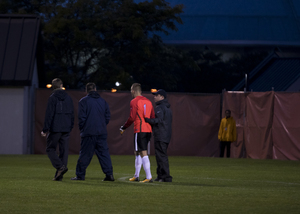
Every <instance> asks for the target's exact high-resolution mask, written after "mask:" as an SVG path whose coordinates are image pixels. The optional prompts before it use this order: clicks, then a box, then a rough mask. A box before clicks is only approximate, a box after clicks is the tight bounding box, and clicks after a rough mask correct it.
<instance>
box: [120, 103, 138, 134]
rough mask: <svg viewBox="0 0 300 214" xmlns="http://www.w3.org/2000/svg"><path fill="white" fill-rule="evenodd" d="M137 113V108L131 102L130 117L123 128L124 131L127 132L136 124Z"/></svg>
mask: <svg viewBox="0 0 300 214" xmlns="http://www.w3.org/2000/svg"><path fill="white" fill-rule="evenodd" d="M136 112H137V107H136V105H135V104H134V103H133V102H132V101H131V102H130V115H129V118H128V119H127V121H126V123H125V124H124V125H123V126H122V129H123V130H125V129H126V128H128V127H129V126H130V125H131V124H132V123H133V122H134V120H135V117H136Z"/></svg>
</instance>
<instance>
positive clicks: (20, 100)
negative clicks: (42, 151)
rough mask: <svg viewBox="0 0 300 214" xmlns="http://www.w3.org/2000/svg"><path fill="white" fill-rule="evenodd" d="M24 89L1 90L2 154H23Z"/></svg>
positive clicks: (0, 135) (0, 134)
mask: <svg viewBox="0 0 300 214" xmlns="http://www.w3.org/2000/svg"><path fill="white" fill-rule="evenodd" d="M23 105H24V89H23V88H0V154H23V153H24V151H23V135H24V133H23V130H24V129H23V128H24V123H23V121H24V111H23V110H24V109H23Z"/></svg>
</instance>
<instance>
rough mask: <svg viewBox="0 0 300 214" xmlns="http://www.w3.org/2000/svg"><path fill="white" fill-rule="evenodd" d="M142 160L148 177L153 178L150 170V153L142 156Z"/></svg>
mask: <svg viewBox="0 0 300 214" xmlns="http://www.w3.org/2000/svg"><path fill="white" fill-rule="evenodd" d="M142 162H143V168H144V170H145V173H146V178H147V179H151V178H152V175H151V170H150V160H149V157H148V155H147V156H144V157H143V158H142Z"/></svg>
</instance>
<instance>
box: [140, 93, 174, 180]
mask: <svg viewBox="0 0 300 214" xmlns="http://www.w3.org/2000/svg"><path fill="white" fill-rule="evenodd" d="M152 94H153V95H154V101H155V104H156V107H155V118H154V119H150V118H145V121H146V122H147V123H150V124H151V125H152V126H153V127H152V128H153V135H154V147H155V157H156V163H157V169H156V173H157V178H156V179H155V180H154V181H159V182H172V176H171V175H170V170H169V160H168V154H167V149H168V146H169V143H170V140H171V135H172V111H171V109H170V106H171V105H170V104H169V103H168V101H167V99H166V98H167V93H166V92H165V90H163V89H159V90H158V91H157V92H155V93H152Z"/></svg>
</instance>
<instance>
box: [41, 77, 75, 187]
mask: <svg viewBox="0 0 300 214" xmlns="http://www.w3.org/2000/svg"><path fill="white" fill-rule="evenodd" d="M52 88H53V89H54V90H53V93H52V94H51V95H50V97H49V99H48V104H47V110H46V114H45V121H44V127H43V130H42V132H41V135H42V136H43V137H46V136H47V147H46V152H47V154H48V157H49V159H50V161H51V163H52V165H53V167H54V168H55V169H56V173H55V175H54V178H53V179H52V180H54V181H61V180H62V179H63V175H64V174H65V173H66V172H67V171H68V168H67V164H68V152H69V138H70V132H71V130H72V128H73V126H74V107H73V101H72V99H71V97H70V96H69V95H68V94H67V93H66V92H65V91H64V90H63V82H62V81H61V79H59V78H55V79H53V80H52ZM47 132H48V135H47ZM57 145H59V156H58V155H57V153H56V147H57Z"/></svg>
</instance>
